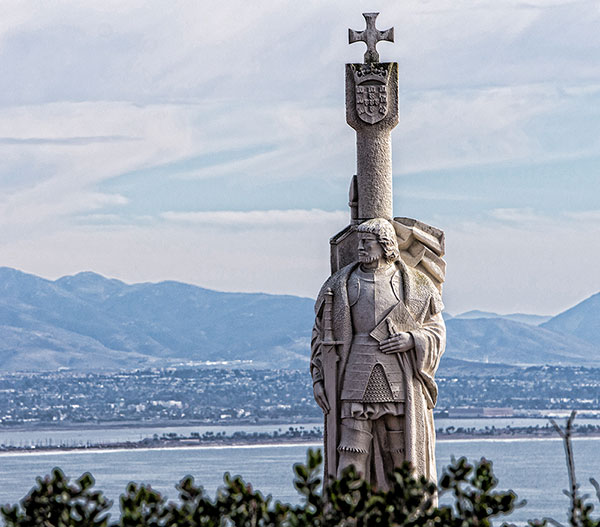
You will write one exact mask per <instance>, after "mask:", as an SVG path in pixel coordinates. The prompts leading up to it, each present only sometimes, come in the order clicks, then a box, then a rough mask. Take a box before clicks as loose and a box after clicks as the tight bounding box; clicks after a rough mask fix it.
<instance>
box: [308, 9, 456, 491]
mask: <svg viewBox="0 0 600 527" xmlns="http://www.w3.org/2000/svg"><path fill="white" fill-rule="evenodd" d="M364 16H365V19H366V20H367V29H366V30H365V31H364V32H361V33H358V32H353V31H350V42H354V41H358V40H364V41H365V42H367V53H366V54H365V64H347V65H346V120H347V122H348V124H349V125H350V126H351V127H352V128H354V129H355V130H356V143H357V174H356V176H354V177H353V178H352V181H351V185H350V195H349V206H350V225H348V226H347V227H346V228H345V229H343V230H342V231H341V232H339V233H338V234H336V235H335V236H334V237H333V238H331V240H330V245H331V272H332V274H331V276H330V277H329V279H328V280H327V281H326V282H325V284H324V285H323V287H322V289H321V292H320V293H319V296H318V298H317V302H316V305H315V311H316V317H315V325H314V328H313V335H312V341H311V349H312V355H311V374H312V376H313V382H314V393H315V399H316V401H317V403H318V404H319V406H320V407H321V408H322V410H323V412H324V414H325V464H326V467H325V475H326V476H332V477H335V476H339V475H340V474H341V471H342V470H343V469H344V468H345V467H347V466H348V465H354V466H355V467H356V468H357V469H358V471H359V472H360V474H362V475H363V477H365V479H368V480H369V481H370V482H371V483H372V484H374V485H375V486H376V487H379V488H387V487H388V486H389V481H388V474H389V472H390V470H391V469H392V468H393V467H394V466H398V465H399V464H401V463H402V462H403V461H405V460H408V461H410V462H411V464H412V466H413V468H414V470H415V473H416V474H418V475H423V476H425V477H427V478H429V479H430V480H435V479H436V472H435V428H434V425H433V407H434V406H435V402H436V398H437V386H436V384H435V380H434V375H435V372H436V370H437V366H438V364H439V360H440V357H441V355H442V353H443V352H444V349H445V343H446V328H445V325H444V321H443V318H442V315H441V311H442V309H443V304H442V299H441V290H442V284H443V282H444V278H445V271H446V266H445V262H444V260H443V259H442V257H443V255H444V249H445V247H444V233H443V232H442V231H440V230H439V229H436V228H435V227H431V226H429V225H426V224H424V223H422V222H419V221H417V220H414V219H411V218H403V217H397V218H393V202H392V157H391V131H392V129H393V128H394V127H395V126H396V124H397V123H398V117H399V116H398V65H397V64H396V63H385V64H381V63H378V62H377V60H378V55H377V52H376V50H375V45H376V43H377V40H381V39H383V38H387V39H390V38H389V37H391V40H393V32H392V31H391V30H388V31H386V32H379V31H378V30H376V29H375V18H376V16H377V14H376V13H367V14H365V15H364Z"/></svg>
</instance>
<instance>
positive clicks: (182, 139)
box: [0, 0, 600, 314]
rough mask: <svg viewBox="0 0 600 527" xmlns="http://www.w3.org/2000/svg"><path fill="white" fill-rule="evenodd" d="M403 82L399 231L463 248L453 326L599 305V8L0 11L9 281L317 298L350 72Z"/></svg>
mask: <svg viewBox="0 0 600 527" xmlns="http://www.w3.org/2000/svg"><path fill="white" fill-rule="evenodd" d="M377 11H378V12H380V15H379V18H378V21H377V24H378V27H379V28H380V29H387V28H388V27H392V26H393V27H394V28H395V36H396V40H395V42H394V43H390V42H382V43H380V44H379V45H378V50H379V52H380V55H381V60H382V61H396V62H398V63H399V70H400V122H399V124H398V126H397V127H396V128H395V129H394V131H393V133H392V143H393V180H394V213H395V215H397V216H408V217H413V218H416V219H419V220H421V221H424V222H426V223H429V224H431V225H434V226H436V227H438V228H441V229H443V230H444V231H445V233H446V256H445V259H446V261H447V264H448V270H447V278H446V284H445V286H444V299H445V303H446V308H447V311H448V312H450V313H453V314H457V313H460V312H463V311H467V310H470V309H483V310H489V311H495V312H499V313H512V312H527V313H537V314H556V313H559V312H560V311H562V310H564V309H566V308H569V307H571V306H572V305H574V304H576V303H577V302H579V301H581V300H583V299H585V298H586V297H589V296H591V295H592V294H594V293H596V292H598V291H599V290H600V272H599V264H598V262H599V261H600V178H599V177H598V171H599V169H600V67H599V63H600V31H599V29H598V28H600V4H599V3H598V2H597V0H594V1H566V0H565V1H558V0H556V1H555V0H528V1H520V0H496V1H491V0H486V1H482V0H452V1H449V0H403V1H401V2H400V1H398V0H390V1H380V0H373V1H370V2H365V1H358V0H328V1H327V2H323V1H322V0H303V1H302V2H298V1H297V0H278V1H275V0H261V1H260V2H258V1H255V2H250V1H248V0H221V1H220V2H209V1H203V0H202V1H187V2H179V1H172V0H170V1H166V0H165V1H162V2H158V1H150V2H148V1H146V0H144V1H134V0H131V1H125V2H124V1H123V0H119V1H118V2H117V1H111V0H100V1H96V0H86V2H75V1H71V2H57V1H43V2H42V1H39V2H35V1H32V2H20V1H16V2H12V1H10V0H3V2H2V4H1V6H0V72H2V74H1V75H0V159H1V160H2V161H1V162H0V265H3V266H9V267H15V268H17V269H20V270H22V271H25V272H28V273H34V274H38V275H40V276H43V277H46V278H50V279H55V278H58V277H60V276H63V275H67V274H74V273H77V272H80V271H87V270H90V271H95V272H98V273H100V274H103V275H105V276H108V277H114V278H119V279H121V280H124V281H126V282H141V281H161V280H180V281H184V282H189V283H193V284H197V285H200V286H203V287H207V288H210V289H217V290H221V291H247V292H251V291H262V292H267V293H278V294H294V295H301V296H306V297H313V298H314V297H315V296H316V294H317V292H318V290H319V287H320V285H321V284H322V282H323V281H324V280H325V279H326V278H327V276H328V273H329V256H328V254H329V245H328V239H329V238H330V237H331V236H332V235H334V234H335V233H336V232H338V231H339V230H341V229H342V228H344V227H345V225H346V224H347V223H348V220H349V212H348V208H347V201H348V186H349V183H350V178H351V176H352V175H353V174H354V173H355V167H356V152H355V135H354V131H353V130H352V129H351V128H350V127H349V126H348V125H346V123H345V109H344V64H345V63H347V62H361V61H362V57H363V53H364V51H365V46H364V44H362V43H356V44H352V45H348V36H347V35H348V28H353V29H358V30H360V29H363V28H364V19H363V17H362V15H361V13H363V12H377Z"/></svg>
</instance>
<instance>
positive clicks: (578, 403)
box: [0, 366, 600, 427]
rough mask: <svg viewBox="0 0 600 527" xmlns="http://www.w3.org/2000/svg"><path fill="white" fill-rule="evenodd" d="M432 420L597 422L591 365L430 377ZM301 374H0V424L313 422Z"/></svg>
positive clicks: (192, 370) (597, 376)
mask: <svg viewBox="0 0 600 527" xmlns="http://www.w3.org/2000/svg"><path fill="white" fill-rule="evenodd" d="M437 381H438V385H439V400H438V405H437V408H436V413H437V415H438V416H446V417H457V418H460V417H510V416H526V417H533V416H547V415H553V414H556V415H560V414H561V413H565V412H566V411H570V410H572V409H576V410H578V411H579V415H587V416H590V417H592V416H600V412H599V411H598V409H599V408H600V368H584V367H559V366H535V367H529V368H516V367H509V369H508V370H507V371H506V372H504V374H502V372H500V373H498V371H494V372H493V373H489V374H486V373H485V372H483V373H478V374H476V375H473V374H467V373H464V374H461V373H456V372H454V371H453V372H452V374H451V375H445V374H444V372H443V371H440V373H439V374H438V377H437ZM321 418H322V415H321V411H320V410H319V408H318V407H317V406H316V404H315V403H314V400H313V396H312V384H311V380H310V376H309V375H308V373H307V372H306V371H290V370H252V369H206V368H199V367H181V368H166V369H148V370H137V371H130V372H120V373H80V372H73V371H69V370H63V371H59V372H53V373H11V374H3V375H2V376H0V426H2V427H14V426H78V425H93V424H116V425H119V424H122V425H127V424H132V425H136V426H137V425H143V424H174V423H177V424H261V423H290V424H293V423H303V422H304V423H311V422H314V423H319V422H320V421H321Z"/></svg>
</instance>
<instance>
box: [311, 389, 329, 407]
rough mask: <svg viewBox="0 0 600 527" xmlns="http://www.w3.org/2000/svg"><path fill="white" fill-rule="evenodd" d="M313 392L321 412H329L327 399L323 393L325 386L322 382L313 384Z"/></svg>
mask: <svg viewBox="0 0 600 527" xmlns="http://www.w3.org/2000/svg"><path fill="white" fill-rule="evenodd" d="M313 393H314V394H315V401H317V404H318V405H319V406H320V407H321V410H323V413H326V414H327V413H329V401H328V400H327V395H325V387H324V386H323V383H322V382H320V381H318V382H316V383H315V384H314V385H313Z"/></svg>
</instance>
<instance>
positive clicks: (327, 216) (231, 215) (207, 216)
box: [160, 209, 348, 228]
mask: <svg viewBox="0 0 600 527" xmlns="http://www.w3.org/2000/svg"><path fill="white" fill-rule="evenodd" d="M160 216H161V218H163V219H165V220H168V221H172V222H184V223H201V224H202V225H204V226H228V227H243V228H249V227H250V228H252V227H261V228H263V227H268V226H273V227H278V228H281V227H282V226H286V227H295V226H298V225H303V226H306V225H316V224H323V223H325V224H335V223H338V224H339V225H341V226H343V225H344V221H347V220H348V212H346V211H333V212H328V211H324V210H317V209H312V210H251V211H231V210H229V211H201V212H164V213H162V214H161V215H160Z"/></svg>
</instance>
